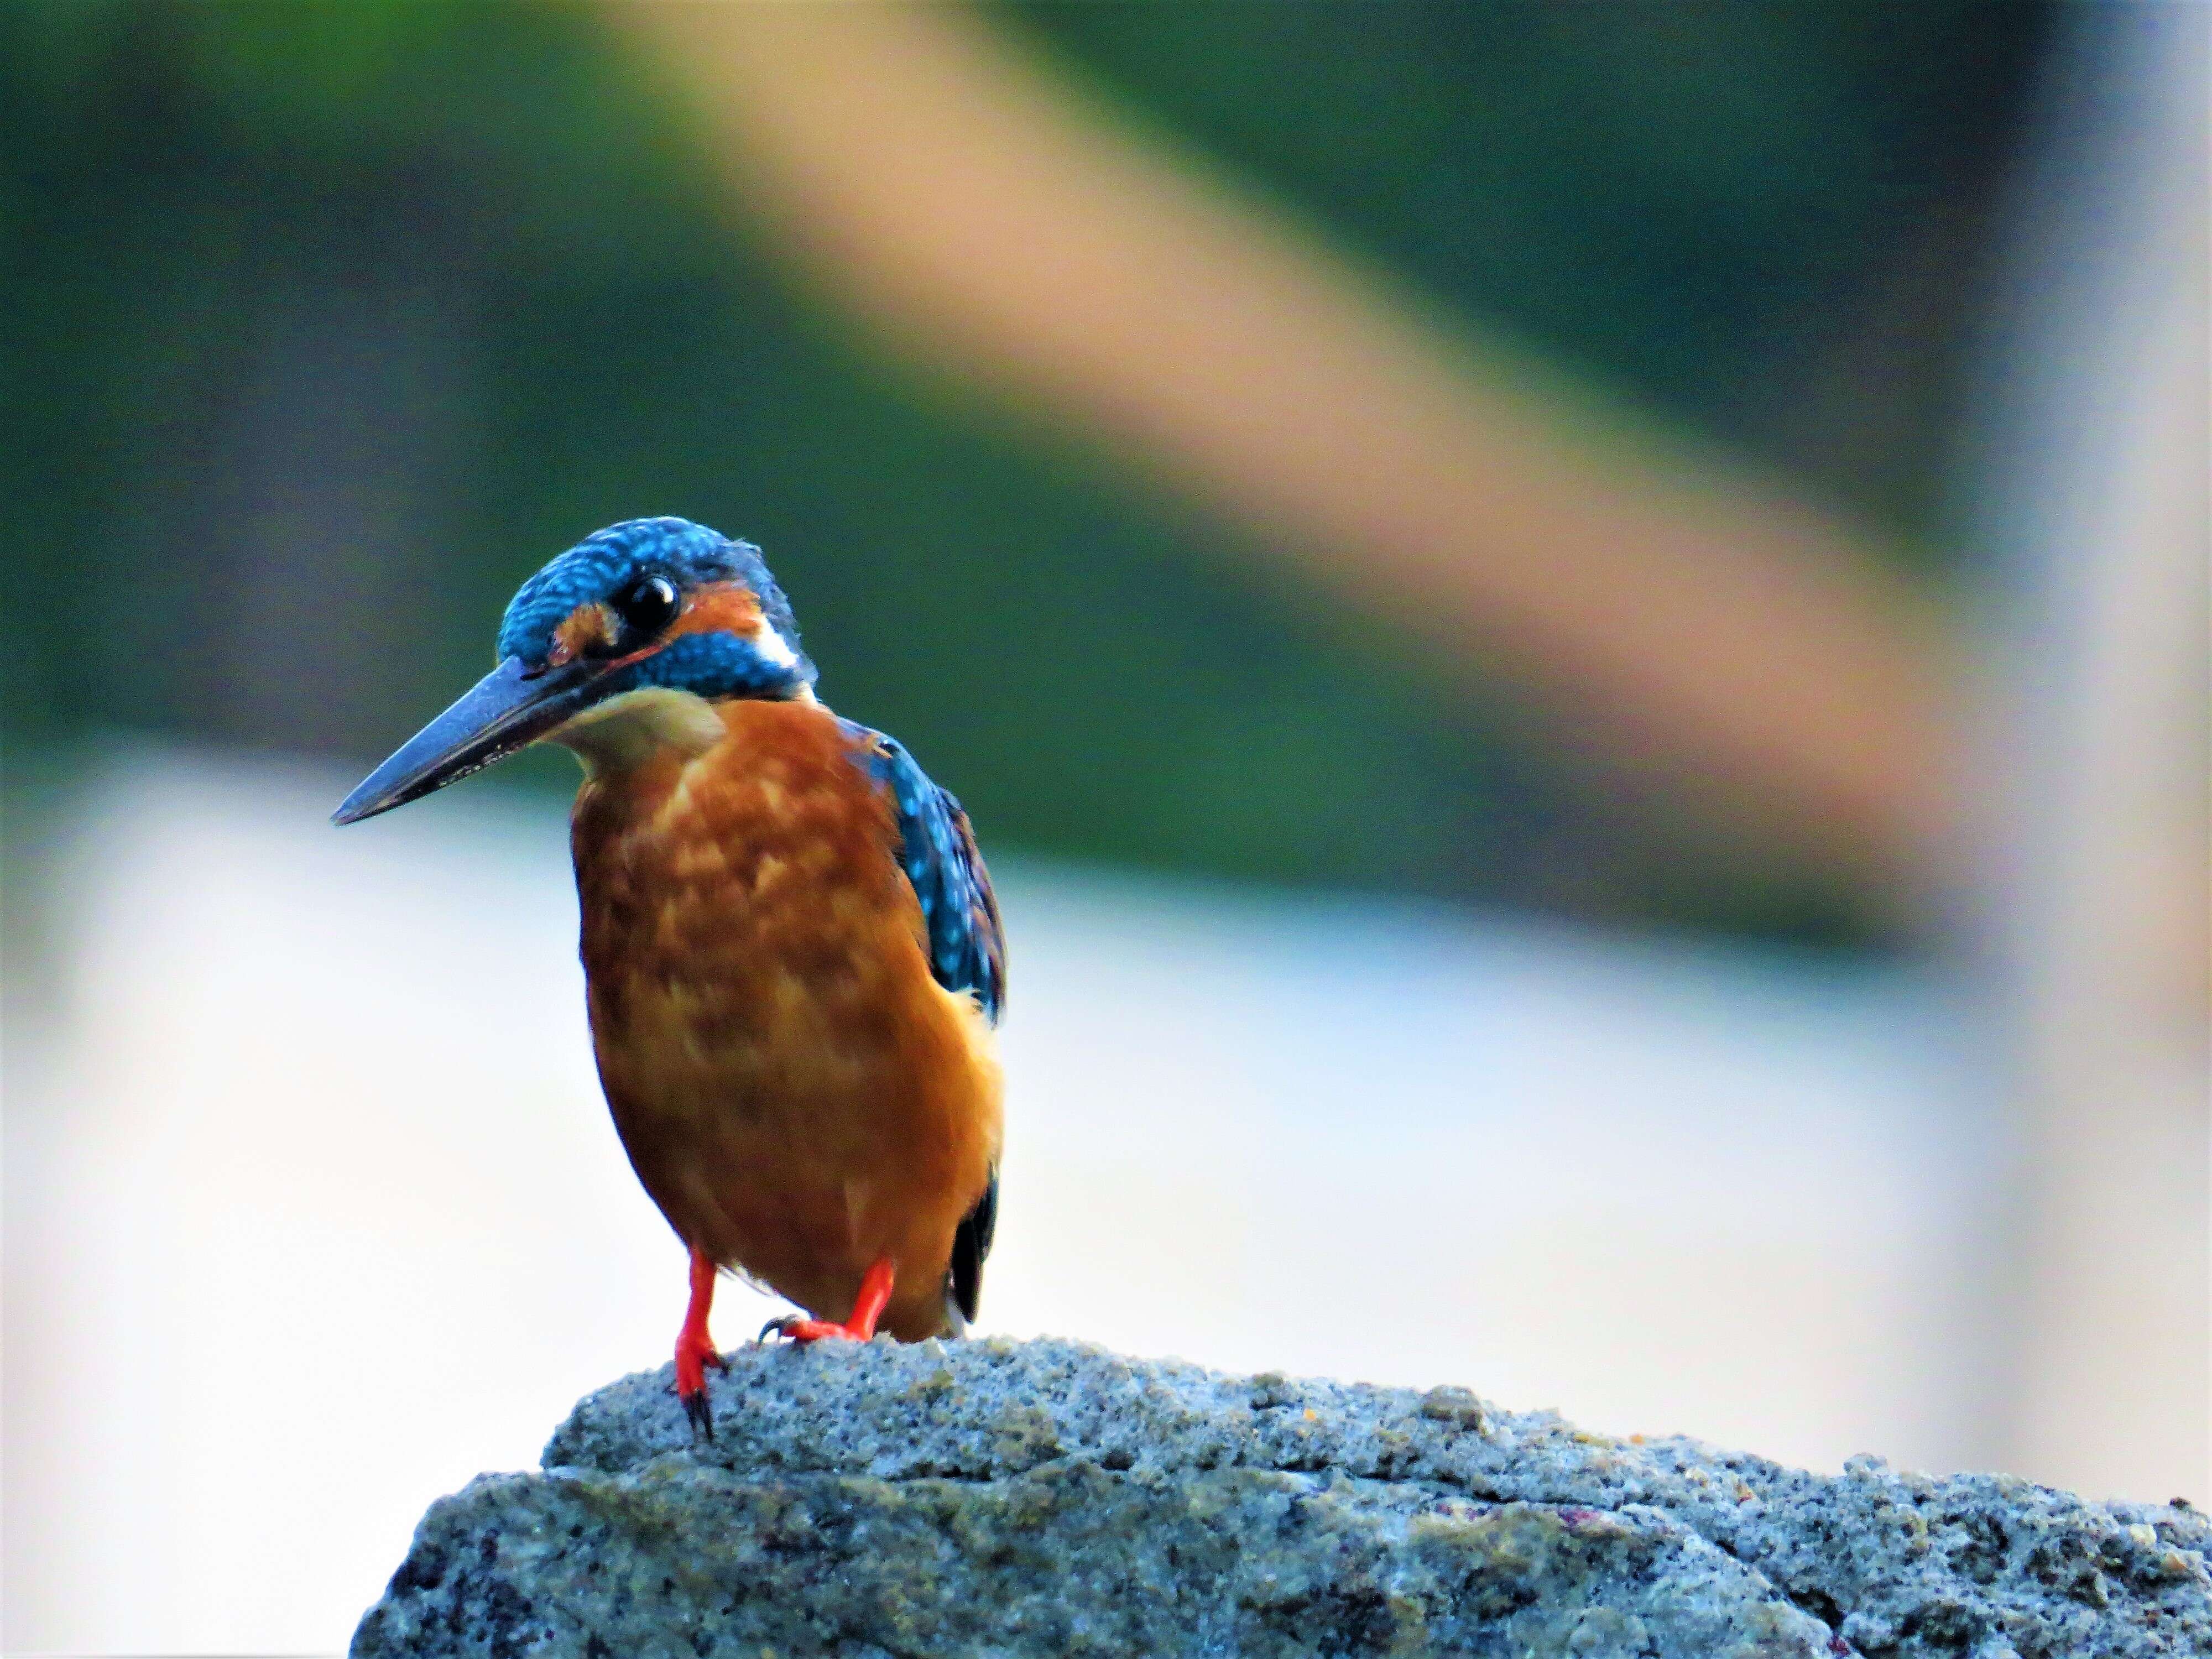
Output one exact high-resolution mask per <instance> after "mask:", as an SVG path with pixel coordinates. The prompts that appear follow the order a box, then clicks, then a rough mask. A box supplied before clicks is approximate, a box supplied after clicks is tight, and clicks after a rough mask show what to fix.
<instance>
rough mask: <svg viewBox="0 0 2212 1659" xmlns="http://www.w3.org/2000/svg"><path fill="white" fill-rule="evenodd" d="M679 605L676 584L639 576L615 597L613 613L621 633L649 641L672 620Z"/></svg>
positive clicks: (665, 579) (680, 604)
mask: <svg viewBox="0 0 2212 1659" xmlns="http://www.w3.org/2000/svg"><path fill="white" fill-rule="evenodd" d="M682 604H683V602H682V601H681V600H680V599H678V598H677V595H676V585H675V584H674V583H673V582H671V581H670V580H668V578H667V577H665V576H640V577H639V578H638V579H637V580H635V581H634V582H632V583H631V584H630V585H629V586H628V587H625V588H624V589H623V591H622V592H620V593H617V595H616V596H615V611H616V614H617V615H618V616H620V617H622V619H623V632H624V633H626V634H628V635H629V636H630V637H631V638H632V639H649V638H651V637H652V636H653V635H655V634H658V633H659V631H660V630H661V629H664V628H665V627H667V626H668V624H669V623H672V622H674V621H675V620H676V613H677V611H678V610H680V609H681V608H682Z"/></svg>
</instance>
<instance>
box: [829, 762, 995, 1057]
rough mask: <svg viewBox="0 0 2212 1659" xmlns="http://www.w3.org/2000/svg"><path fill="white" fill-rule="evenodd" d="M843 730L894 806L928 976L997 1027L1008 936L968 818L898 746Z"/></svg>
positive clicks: (900, 853)
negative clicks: (969, 998) (964, 996)
mask: <svg viewBox="0 0 2212 1659" xmlns="http://www.w3.org/2000/svg"><path fill="white" fill-rule="evenodd" d="M844 725H845V727H846V729H847V730H848V732H851V733H852V734H853V737H854V741H855V742H857V743H858V744H860V749H861V752H862V753H863V754H864V755H865V756H866V760H867V765H868V769H869V770H870V771H871V772H872V774H873V775H875V776H876V777H878V778H879V779H880V780H882V781H883V782H884V784H885V785H886V786H887V787H889V788H890V792H891V797H892V799H893V800H894V801H895V802H896V805H897V811H898V830H899V842H900V846H899V857H900V860H901V862H902V863H903V864H904V866H906V876H907V879H908V881H909V882H911V883H913V884H914V891H915V897H917V898H919V899H920V900H921V919H922V925H923V927H925V928H926V929H927V933H928V941H929V968H930V971H931V973H933V975H936V978H937V982H938V983H939V985H942V986H943V987H945V989H946V990H948V991H969V992H973V993H974V994H975V1000H976V1002H977V1003H978V1004H979V1005H980V1006H981V1008H982V1010H983V1014H984V1018H987V1019H988V1020H989V1021H990V1022H991V1023H992V1024H994V1025H995V1024H998V1023H999V1012H1000V1009H1001V1008H1002V1007H1004V1006H1005V1005H1006V934H1005V933H1004V931H1003V930H1002V929H1001V927H1000V923H999V901H998V898H997V896H995V895H994V893H993V892H992V891H991V878H990V874H989V872H987V871H986V870H985V869H984V868H983V856H982V854H981V853H979V852H977V851H976V850H975V831H974V830H972V829H969V825H968V815H967V814H966V813H965V812H963V811H961V810H960V803H959V802H958V801H957V800H955V799H953V798H952V796H951V794H950V793H948V792H947V791H945V790H943V789H940V788H939V787H937V785H935V784H934V783H933V782H931V781H930V779H929V775H928V774H927V772H925V771H923V770H922V769H921V767H920V766H919V765H917V764H916V763H915V758H914V757H913V756H911V755H909V754H908V753H907V751H906V747H905V745H904V744H901V743H900V742H899V741H898V740H897V739H896V738H887V737H885V736H884V734H883V733H882V732H872V731H870V730H869V729H868V728H867V727H866V726H856V725H854V723H853V722H852V721H850V720H848V721H845V722H844Z"/></svg>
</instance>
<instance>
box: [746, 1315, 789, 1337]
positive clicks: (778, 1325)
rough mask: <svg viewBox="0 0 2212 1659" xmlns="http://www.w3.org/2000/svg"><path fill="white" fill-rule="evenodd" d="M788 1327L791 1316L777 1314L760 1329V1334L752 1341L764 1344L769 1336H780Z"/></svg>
mask: <svg viewBox="0 0 2212 1659" xmlns="http://www.w3.org/2000/svg"><path fill="white" fill-rule="evenodd" d="M790 1326H791V1316H790V1315H789V1314H778V1315H777V1316H775V1318H774V1319H771V1320H769V1322H768V1323H767V1324H765V1325H763V1326H762V1327H761V1328H760V1334H759V1335H758V1336H757V1337H755V1338H754V1339H753V1340H754V1341H756V1342H765V1341H767V1340H769V1338H770V1337H771V1336H781V1335H782V1334H784V1332H785V1331H786V1330H787V1329H789V1328H790Z"/></svg>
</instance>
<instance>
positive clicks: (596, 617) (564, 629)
mask: <svg viewBox="0 0 2212 1659" xmlns="http://www.w3.org/2000/svg"><path fill="white" fill-rule="evenodd" d="M614 637H615V619H614V614H613V613H612V612H611V611H609V610H608V609H607V608H606V606H605V605H601V604H599V602H598V601H597V600H593V601H592V603H591V604H589V605H578V606H577V607H576V608H575V609H574V611H570V612H569V613H568V617H566V618H565V619H564V620H563V621H562V623H561V625H560V626H559V627H558V628H556V629H554V630H553V648H552V649H551V650H550V651H549V652H547V653H545V661H546V665H547V666H548V667H551V668H558V667H559V666H560V665H562V663H565V662H573V661H574V659H576V658H578V657H581V656H585V655H587V654H589V653H592V652H594V651H604V650H605V648H606V647H608V646H610V645H611V644H613V643H614Z"/></svg>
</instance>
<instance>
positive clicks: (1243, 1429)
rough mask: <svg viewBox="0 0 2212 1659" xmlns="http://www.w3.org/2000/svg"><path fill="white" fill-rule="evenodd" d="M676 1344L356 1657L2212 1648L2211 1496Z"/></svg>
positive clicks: (1044, 1371)
mask: <svg viewBox="0 0 2212 1659" xmlns="http://www.w3.org/2000/svg"><path fill="white" fill-rule="evenodd" d="M670 1386H671V1377H670V1373H669V1370H668V1369H667V1368H666V1367H663V1368H662V1369H661V1370H658V1371H648V1372H643V1373H641V1374H639V1375H637V1376H630V1377H626V1378H624V1379H623V1381H621V1382H619V1383H615V1384H613V1385H612V1386H611V1387H609V1388H606V1389H601V1390H600V1391H599V1392H598V1393H597V1394H594V1395H590V1396H588V1397H587V1398H586V1399H585V1400H584V1401H581V1402H580V1404H579V1405H578V1406H577V1407H576V1408H575V1410H574V1413H572V1414H571V1415H570V1417H569V1419H568V1421H567V1422H566V1423H564V1424H562V1425H561V1427H560V1429H559V1430H558V1431H556V1433H555V1435H554V1437H553V1439H552V1442H551V1443H550V1444H549V1445H548V1446H547V1447H546V1449H545V1455H544V1468H543V1469H542V1470H541V1471H539V1472H538V1473H535V1474H495V1475H484V1476H481V1477H479V1478H478V1479H477V1480H474V1481H472V1482H471V1483H470V1485H469V1486H467V1487H465V1489H464V1490H462V1491H461V1492H458V1493H456V1494H454V1495H453V1496H452V1497H450V1498H441V1499H440V1500H439V1501H438V1502H437V1503H436V1504H433V1505H432V1506H431V1509H430V1511H429V1513H428V1515H427V1516H424V1518H423V1521H422V1525H421V1527H420V1528H419V1529H418V1530H417V1531H416V1536H415V1541H414V1544H413V1547H411V1548H410V1551H409V1552H408V1554H407V1558H406V1559H405V1560H404V1562H403V1563H402V1564H401V1565H400V1567H399V1571H398V1572H397V1573H396V1574H394V1575H393V1577H392V1583H391V1586H390V1588H389V1589H387V1590H386V1594H385V1596H384V1599H383V1600H382V1601H380V1602H379V1603H378V1604H377V1605H376V1606H375V1607H374V1608H372V1609H371V1610H370V1611H369V1613H368V1616H367V1617H366V1618H365V1619H363V1620H362V1624H361V1627H360V1629H359V1630H358V1631H357V1632H356V1634H355V1637H354V1644H353V1651H354V1653H355V1655H356V1656H357V1659H383V1656H390V1655H400V1654H406V1655H424V1654H428V1655H447V1654H453V1655H487V1656H497V1659H507V1656H522V1655H526V1654H548V1655H553V1654H561V1655H566V1654H575V1655H580V1656H586V1659H603V1656H605V1659H611V1656H617V1655H620V1656H631V1655H650V1656H658V1655H671V1656H683V1659H706V1656H714V1655H730V1656H737V1655H744V1656H748V1659H750V1656H758V1655H762V1654H764V1653H769V1654H774V1655H776V1656H786V1659H787V1656H796V1655H807V1654H827V1653H837V1654H853V1655H863V1656H877V1655H901V1656H904V1655H934V1654H969V1653H987V1654H994V1655H1007V1656H1014V1655H1030V1654H1036V1655H1047V1654H1160V1655H1183V1654H1190V1655H1197V1654H1209V1655H1213V1654H1220V1655H1228V1654H1240V1655H1241V1654H1255V1655H1273V1654H1285V1655H1288V1654H1346V1655H1350V1654H1370V1653H1371V1654H1386V1653H1387V1654H1431V1653H1433V1654H1471V1655H1497V1656H1501V1659H1502V1656H1507V1655H1511V1656H1516V1659H1520V1656H1550V1655H1559V1656H1576V1659H1616V1656H1617V1659H1671V1656H1676V1655H1680V1656H1690V1655H1696V1656H1743V1659H1749V1656H1761V1659H1767V1656H1771V1659H1781V1656H1797V1655H1822V1656H1832V1655H1844V1654H1852V1653H1857V1654H1863V1655H1867V1656H1869V1659H1887V1656H1891V1655H1899V1656H1904V1655H1915V1656H1917V1655H1960V1656H1971V1659H2007V1656H2018V1659H2045V1656H2049V1659H2060V1656H2066V1659H2071V1656H2077V1655H2079V1656H2102V1655H2115V1656H2118V1655H2130V1656H2132V1655H2161V1656H2169V1655H2170V1656H2184V1655H2186V1656H2208V1655H2212V1577H2208V1575H2207V1570H2206V1562H2207V1555H2208V1552H2212V1522H2208V1520H2207V1517H2206V1516H2204V1515H2203V1513H2201V1512H2199V1511H2197V1510H2192V1509H2190V1508H2188V1507H2186V1506H2185V1505H2182V1504H2173V1505H2168V1506H2143V1505H2129V1504H2091V1503H2086V1502H2084V1501H2082V1500H2081V1499H2080V1498H2074V1497H2071V1496H2069V1495H2068V1494H2066V1493H2064V1492H2053V1491H2051V1490H2050V1489H2048V1488H2046V1487H2042V1486H2033V1485H2031V1484H2029V1483H2028V1482H2027V1481H2023V1480H2011V1479H2008V1478H2006V1477H2003V1476H1993V1475H1969V1476H1957V1477H1953V1478H1949V1479H1944V1480H1936V1479H1931V1478H1929V1477H1928V1476H1925V1475H1919V1474H1905V1473H1899V1472H1896V1471H1893V1470H1891V1469H1890V1468H1887V1466H1885V1465H1883V1464H1882V1463H1881V1462H1878V1461H1875V1460H1872V1459H1862V1460H1857V1461H1855V1462H1853V1463H1852V1464H1851V1465H1850V1467H1849V1468H1847V1469H1846V1471H1845V1472H1844V1474H1840V1475H1833V1476H1830V1475H1815V1474H1803V1473H1802V1472H1799V1471H1796V1470H1793V1469H1787V1468H1780V1467H1778V1465H1776V1464H1773V1463H1770V1462H1765V1460H1763V1459H1760V1458H1757V1457H1751V1456H1747V1455H1742V1454H1740V1453H1735V1452H1726V1451H1720V1450H1717V1449H1713V1448H1711V1447H1709V1446H1706V1445H1704V1444H1702V1443H1699V1442H1697V1441H1693V1440H1685V1439H1666V1440H1652V1441H1650V1442H1648V1443H1627V1442H1621V1441H1616V1440H1613V1439H1610V1438H1607V1437H1604V1436H1601V1435H1593V1434H1588V1433H1584V1432H1582V1431H1577V1429H1575V1428H1574V1427H1573V1426H1572V1425H1569V1424H1567V1423H1565V1422H1563V1421H1562V1420H1560V1419H1559V1418H1558V1417H1557V1416H1555V1415H1553V1414H1551V1413H1533V1414H1516V1413H1507V1412H1503V1411H1499V1410H1498V1409H1496V1408H1494V1407H1490V1406H1487V1405H1485V1404H1484V1403H1482V1402H1481V1401H1478V1400H1476V1399H1475V1398H1474V1396H1473V1395H1469V1394H1468V1393H1466V1392H1464V1391H1463V1390H1459V1389H1433V1390H1431V1391H1430V1392H1428V1393H1426V1394H1421V1393H1417V1392H1413V1391H1411V1390H1406V1389H1380V1388H1370V1387H1366V1386H1364V1385H1358V1384H1343V1383H1326V1382H1292V1381H1290V1380H1287V1379H1285V1378H1283V1377H1280V1376H1260V1377H1229V1376H1219V1375H1217V1374H1215V1373H1213V1372H1210V1371H1206V1370H1201V1369H1200V1368H1198V1367H1196V1366H1193V1365H1186V1364H1178V1363H1174V1362H1152V1361H1138V1360H1129V1359H1124V1358H1120V1357H1118V1356H1115V1355H1114V1354H1110V1353H1107V1352H1103V1351H1101V1350H1098V1349H1096V1348H1091V1347H1087V1346H1082V1345H1080V1344H1077V1343H1072V1342H1063V1341H1054V1340H1043V1341H1036V1342H1027V1343H1013V1342H1006V1341H1000V1340H987V1341H969V1342H951V1343H944V1344H939V1343H935V1342H927V1343H921V1344H916V1345H915V1346H897V1345H895V1344H892V1343H890V1342H888V1341H878V1342H876V1343H872V1344H869V1345H867V1346H859V1345H856V1344H850V1343H823V1344H821V1345H818V1346H815V1347H812V1348H809V1349H805V1350H799V1349H793V1348H788V1347H774V1348H748V1349H744V1350H740V1351H738V1352H734V1353H732V1355H731V1356H730V1368H729V1370H728V1371H727V1372H726V1373H725V1374H723V1375H720V1376H714V1377H713V1378H712V1381H711V1394H712V1399H713V1405H714V1419H715V1423H716V1425H717V1430H718V1437H717V1438H716V1439H715V1441H714V1443H712V1444H711V1445H702V1446H696V1447H695V1446H694V1445H693V1444H692V1443H691V1440H690V1431H689V1428H688V1426H687V1425H686V1424H685V1422H684V1415H683V1413H682V1412H681V1411H679V1410H678V1407H677V1404H676V1401H675V1399H674V1397H673V1395H672V1394H671V1391H670Z"/></svg>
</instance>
